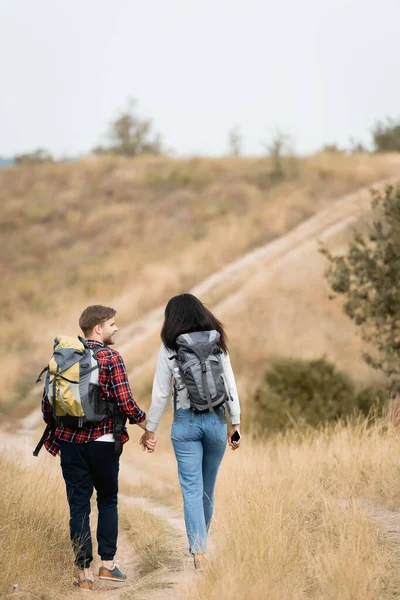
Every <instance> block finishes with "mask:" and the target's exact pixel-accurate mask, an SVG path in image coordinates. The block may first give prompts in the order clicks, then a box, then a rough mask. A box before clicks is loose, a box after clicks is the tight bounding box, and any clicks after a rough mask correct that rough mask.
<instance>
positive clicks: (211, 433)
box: [202, 410, 227, 532]
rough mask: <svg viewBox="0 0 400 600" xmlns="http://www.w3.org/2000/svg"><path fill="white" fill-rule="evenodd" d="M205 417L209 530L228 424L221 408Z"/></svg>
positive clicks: (205, 501)
mask: <svg viewBox="0 0 400 600" xmlns="http://www.w3.org/2000/svg"><path fill="white" fill-rule="evenodd" d="M203 418H204V440H203V464H202V471H203V510H204V518H205V522H206V530H207V532H208V530H209V528H210V524H211V518H212V514H213V509H214V488H215V482H216V480H217V474H218V469H219V467H220V464H221V461H222V459H223V456H224V454H225V450H226V444H227V425H226V420H225V416H224V413H223V412H222V411H221V410H220V411H218V412H214V413H206V414H205V415H204V417H203Z"/></svg>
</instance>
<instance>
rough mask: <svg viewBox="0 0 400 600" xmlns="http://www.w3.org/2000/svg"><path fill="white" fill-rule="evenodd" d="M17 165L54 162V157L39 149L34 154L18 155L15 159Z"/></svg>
mask: <svg viewBox="0 0 400 600" xmlns="http://www.w3.org/2000/svg"><path fill="white" fill-rule="evenodd" d="M14 159H15V163H16V164H17V165H23V164H29V165H36V164H42V163H47V162H53V160H54V159H53V157H52V155H51V154H50V153H49V152H47V150H44V149H43V148H38V149H37V150H35V151H34V152H26V153H25V154H17V155H16V156H15V157H14Z"/></svg>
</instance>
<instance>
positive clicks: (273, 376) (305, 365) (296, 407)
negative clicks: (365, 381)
mask: <svg viewBox="0 0 400 600" xmlns="http://www.w3.org/2000/svg"><path fill="white" fill-rule="evenodd" d="M384 399H385V393H384V390H383V389H381V388H365V389H362V390H361V391H358V390H357V389H356V386H355V384H354V383H353V381H352V379H351V378H350V377H349V376H348V375H347V374H345V373H343V372H341V371H338V370H337V369H336V367H335V365H333V364H332V363H331V362H329V361H328V360H327V359H326V358H320V359H318V360H311V361H307V360H301V359H278V360H274V361H273V362H272V363H271V365H270V367H269V368H268V370H267V371H266V372H265V373H264V375H263V377H262V380H261V383H260V385H259V387H258V389H257V390H256V393H255V395H254V399H253V412H254V418H255V421H256V423H257V424H258V426H259V427H260V428H262V430H264V431H266V432H269V431H276V430H284V429H287V428H288V427H292V426H293V425H302V424H303V425H311V426H314V427H316V426H318V425H320V424H323V423H326V422H328V421H335V420H338V419H340V418H341V417H346V416H350V415H352V414H360V413H362V414H365V415H367V414H368V413H369V412H370V410H371V408H372V407H373V406H376V407H377V410H378V412H380V410H381V409H382V406H383V403H384Z"/></svg>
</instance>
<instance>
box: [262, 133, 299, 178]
mask: <svg viewBox="0 0 400 600" xmlns="http://www.w3.org/2000/svg"><path fill="white" fill-rule="evenodd" d="M261 145H262V146H263V148H264V149H265V151H266V153H267V155H268V156H269V157H270V158H271V170H270V172H269V176H270V178H271V179H272V180H273V181H280V180H281V179H284V178H285V177H287V176H289V177H293V176H297V175H298V170H299V165H298V160H297V159H296V156H295V153H294V151H293V140H292V137H291V136H290V135H289V134H287V133H285V132H284V131H281V130H280V129H279V128H277V129H276V130H275V134H274V137H273V138H272V140H271V141H261Z"/></svg>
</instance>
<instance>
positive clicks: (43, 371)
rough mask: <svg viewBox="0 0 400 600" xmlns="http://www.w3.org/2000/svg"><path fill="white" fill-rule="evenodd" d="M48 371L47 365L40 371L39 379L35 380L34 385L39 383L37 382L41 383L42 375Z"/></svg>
mask: <svg viewBox="0 0 400 600" xmlns="http://www.w3.org/2000/svg"><path fill="white" fill-rule="evenodd" d="M48 370H49V365H47V366H46V367H45V368H44V369H42V370H41V371H40V374H39V377H38V378H37V379H36V383H39V381H42V375H44V374H45V373H46V371H48Z"/></svg>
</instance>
